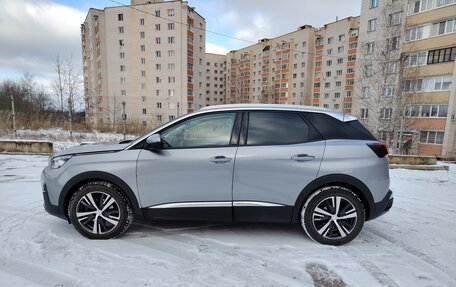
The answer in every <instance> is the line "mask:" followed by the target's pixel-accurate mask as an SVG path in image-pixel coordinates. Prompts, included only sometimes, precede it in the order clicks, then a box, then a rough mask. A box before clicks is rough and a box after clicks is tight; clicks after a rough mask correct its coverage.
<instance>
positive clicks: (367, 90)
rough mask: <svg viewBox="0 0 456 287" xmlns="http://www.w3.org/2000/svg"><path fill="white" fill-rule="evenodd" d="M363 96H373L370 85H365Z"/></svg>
mask: <svg viewBox="0 0 456 287" xmlns="http://www.w3.org/2000/svg"><path fill="white" fill-rule="evenodd" d="M362 91H363V97H365V98H368V97H370V96H371V88H370V87H363V89H362Z"/></svg>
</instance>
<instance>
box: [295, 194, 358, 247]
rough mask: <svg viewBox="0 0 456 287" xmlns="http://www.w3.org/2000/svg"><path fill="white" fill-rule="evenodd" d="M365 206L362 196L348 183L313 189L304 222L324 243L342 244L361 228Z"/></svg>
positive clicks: (306, 206) (302, 219) (317, 238)
mask: <svg viewBox="0 0 456 287" xmlns="http://www.w3.org/2000/svg"><path fill="white" fill-rule="evenodd" d="M364 221H365V210H364V206H363V203H362V202H361V200H360V199H359V197H358V196H357V195H356V194H355V193H353V192H352V191H351V190H349V189H346V188H344V187H339V186H332V187H325V188H322V189H319V190H317V191H316V192H315V193H313V194H312V195H311V196H309V198H308V199H307V200H306V202H305V203H304V205H303V207H302V209H301V225H302V227H303V229H304V231H305V232H306V233H307V235H308V236H309V237H310V238H311V239H312V240H313V241H316V242H318V243H321V244H327V245H342V244H346V243H348V242H350V241H352V240H353V239H354V238H355V237H356V236H357V235H358V234H359V233H360V231H361V229H362V227H363V225H364Z"/></svg>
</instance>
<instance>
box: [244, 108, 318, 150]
mask: <svg viewBox="0 0 456 287" xmlns="http://www.w3.org/2000/svg"><path fill="white" fill-rule="evenodd" d="M308 139H309V126H308V125H307V124H306V123H305V122H304V120H303V119H302V118H301V116H300V115H299V114H298V113H293V112H262V111H261V112H250V113H249V125H248V132H247V145H284V144H296V143H303V142H307V141H308Z"/></svg>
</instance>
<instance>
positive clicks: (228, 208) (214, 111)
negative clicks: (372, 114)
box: [42, 105, 393, 245]
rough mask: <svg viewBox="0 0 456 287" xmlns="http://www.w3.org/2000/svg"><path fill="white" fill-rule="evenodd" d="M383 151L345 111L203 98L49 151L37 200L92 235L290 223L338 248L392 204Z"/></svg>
mask: <svg viewBox="0 0 456 287" xmlns="http://www.w3.org/2000/svg"><path fill="white" fill-rule="evenodd" d="M387 154H388V151H387V149H386V147H385V145H384V144H382V143H380V142H378V141H377V140H376V139H375V137H374V136H372V134H370V133H369V132H368V131H367V130H366V128H365V127H364V126H363V125H362V124H360V123H359V122H358V121H357V120H356V118H354V117H353V116H350V115H345V114H342V113H337V112H333V111H330V110H327V109H321V108H312V107H306V106H288V105H223V106H212V107H206V108H203V109H202V110H200V111H198V112H195V113H192V114H188V115H185V116H182V117H181V118H178V119H176V120H174V121H172V122H169V123H167V124H165V125H163V126H161V127H159V128H157V129H155V130H153V131H151V132H150V133H148V134H146V135H144V136H142V137H139V138H138V139H136V140H133V141H131V142H128V143H121V144H115V145H87V146H80V147H75V148H70V149H67V150H64V151H62V152H58V153H56V154H55V155H54V156H52V157H51V158H50V160H49V165H48V166H47V167H46V168H45V169H44V170H43V173H42V187H43V197H44V207H45V209H46V210H47V211H48V212H49V213H50V214H53V215H56V216H59V217H61V218H65V219H67V220H68V222H69V223H72V224H73V225H74V227H75V228H76V230H77V231H78V232H79V233H81V234H82V235H84V236H85V237H88V238H91V239H108V238H114V237H118V236H120V235H121V234H122V233H123V232H125V231H126V230H127V228H128V227H129V225H130V223H131V222H132V220H133V218H134V217H139V218H146V219H151V220H202V221H222V222H283V223H290V222H291V223H299V224H300V225H301V226H302V228H303V229H304V231H305V232H306V233H307V235H308V236H309V237H310V238H311V239H312V240H314V241H316V242H319V243H322V244H331V245H340V244H344V243H347V242H350V241H351V240H353V238H355V237H356V236H357V235H358V234H359V232H360V231H361V228H362V227H363V224H364V221H366V220H371V219H374V218H376V217H378V216H380V215H381V214H383V213H385V212H386V211H388V210H389V209H390V208H391V206H392V204H393V196H392V192H391V191H390V190H389V170H388V161H387V157H386V155H387Z"/></svg>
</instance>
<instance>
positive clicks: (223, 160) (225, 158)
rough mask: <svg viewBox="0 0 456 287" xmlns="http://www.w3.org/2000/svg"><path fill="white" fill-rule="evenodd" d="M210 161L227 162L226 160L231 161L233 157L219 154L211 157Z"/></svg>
mask: <svg viewBox="0 0 456 287" xmlns="http://www.w3.org/2000/svg"><path fill="white" fill-rule="evenodd" d="M209 161H210V162H213V163H226V162H230V161H231V158H229V157H225V156H223V155H218V156H214V157H211V158H210V159H209Z"/></svg>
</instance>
